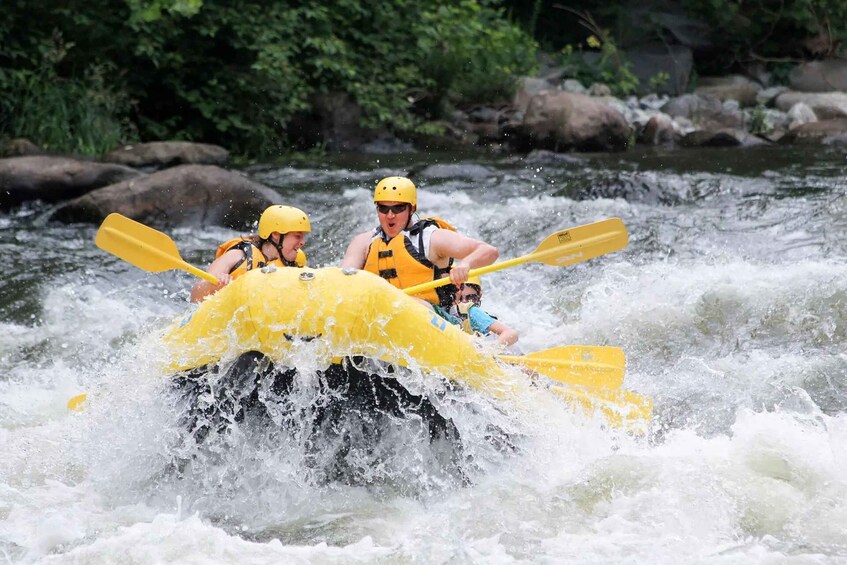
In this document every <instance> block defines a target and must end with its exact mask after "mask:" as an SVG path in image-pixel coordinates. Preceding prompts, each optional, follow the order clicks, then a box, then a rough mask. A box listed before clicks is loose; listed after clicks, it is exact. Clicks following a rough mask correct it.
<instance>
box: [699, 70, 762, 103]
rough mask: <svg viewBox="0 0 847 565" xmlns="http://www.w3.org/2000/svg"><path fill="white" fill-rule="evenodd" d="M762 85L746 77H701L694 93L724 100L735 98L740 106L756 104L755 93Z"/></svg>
mask: <svg viewBox="0 0 847 565" xmlns="http://www.w3.org/2000/svg"><path fill="white" fill-rule="evenodd" d="M761 89H762V87H761V86H760V85H759V84H758V83H755V82H753V81H751V80H750V79H748V78H747V77H744V76H741V75H730V76H725V77H701V78H700V80H699V81H698V85H697V88H696V89H695V90H694V93H695V94H700V95H702V96H711V97H714V98H717V99H718V100H720V101H722V102H724V101H727V100H735V101H737V102H738V103H739V104H741V105H742V106H753V105H755V104H756V94H758V92H759V91H760V90H761Z"/></svg>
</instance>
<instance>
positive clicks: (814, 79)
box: [788, 59, 847, 92]
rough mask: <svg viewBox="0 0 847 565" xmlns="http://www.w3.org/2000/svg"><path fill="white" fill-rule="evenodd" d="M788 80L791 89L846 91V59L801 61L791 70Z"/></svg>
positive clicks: (802, 90) (801, 90)
mask: <svg viewBox="0 0 847 565" xmlns="http://www.w3.org/2000/svg"><path fill="white" fill-rule="evenodd" d="M788 82H789V85H790V86H791V89H792V90H799V91H800V92H833V91H836V90H840V91H847V61H845V60H844V59H827V60H824V61H808V62H805V63H801V64H800V65H797V66H796V67H794V69H792V70H791V74H789V75H788Z"/></svg>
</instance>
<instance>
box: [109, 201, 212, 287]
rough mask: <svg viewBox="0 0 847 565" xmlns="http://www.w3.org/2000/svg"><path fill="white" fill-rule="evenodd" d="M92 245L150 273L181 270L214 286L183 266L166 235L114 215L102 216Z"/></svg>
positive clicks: (204, 274) (208, 277)
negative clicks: (101, 221) (102, 218)
mask: <svg viewBox="0 0 847 565" xmlns="http://www.w3.org/2000/svg"><path fill="white" fill-rule="evenodd" d="M94 243H95V244H96V245H97V247H99V248H100V249H102V250H104V251H108V252H109V253H111V254H112V255H115V256H116V257H119V258H121V259H123V260H124V261H126V262H128V263H132V264H133V265H135V266H136V267H138V268H139V269H143V270H145V271H148V272H151V273H160V272H162V271H168V270H170V269H182V270H183V271H187V272H189V273H191V274H192V275H195V276H198V277H201V278H203V279H206V280H207V281H209V282H211V283H213V284H217V282H218V280H217V278H216V277H214V276H213V275H210V274H209V273H207V272H205V271H202V270H200V269H198V268H197V267H194V266H193V265H190V264H188V263H186V262H185V261H184V260H183V259H182V257H181V256H180V254H179V249H177V247H176V244H175V243H174V242H173V240H172V239H171V238H169V237H168V236H167V235H165V234H163V233H162V232H160V231H157V230H154V229H153V228H151V227H148V226H145V225H144V224H142V223H139V222H136V221H135V220H132V219H130V218H127V217H126V216H123V215H121V214H118V213H112V214H109V215H108V216H106V219H105V220H103V223H102V224H100V229H98V230H97V236H96V237H95V239H94Z"/></svg>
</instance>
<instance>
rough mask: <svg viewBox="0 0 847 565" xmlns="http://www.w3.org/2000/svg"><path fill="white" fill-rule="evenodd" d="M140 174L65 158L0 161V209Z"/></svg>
mask: <svg viewBox="0 0 847 565" xmlns="http://www.w3.org/2000/svg"><path fill="white" fill-rule="evenodd" d="M142 174H143V173H141V172H139V171H136V170H135V169H132V168H130V167H125V166H123V165H115V164H106V163H97V162H95V161H79V160H76V159H70V158H68V157H53V156H46V155H42V156H29V157H10V158H8V159H0V210H5V209H9V208H11V207H13V206H17V205H18V204H21V203H23V202H27V201H30V200H42V201H44V202H59V201H61V200H67V199H70V198H76V197H77V196H80V195H82V194H85V193H86V192H89V191H91V190H94V189H97V188H100V187H103V186H107V185H110V184H113V183H116V182H121V181H124V180H128V179H134V178H138V177H140V176H141V175H142Z"/></svg>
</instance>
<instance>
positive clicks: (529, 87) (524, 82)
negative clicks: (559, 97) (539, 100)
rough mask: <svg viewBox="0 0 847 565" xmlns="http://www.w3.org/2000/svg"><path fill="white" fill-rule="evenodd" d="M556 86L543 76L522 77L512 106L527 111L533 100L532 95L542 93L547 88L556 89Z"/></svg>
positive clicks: (519, 110)
mask: <svg viewBox="0 0 847 565" xmlns="http://www.w3.org/2000/svg"><path fill="white" fill-rule="evenodd" d="M554 88H555V87H554V86H553V84H551V83H550V82H547V81H546V80H544V79H541V78H535V77H522V78H521V79H520V80H519V81H518V88H517V91H515V96H514V99H513V100H512V106H513V107H514V108H515V110H516V111H518V112H521V113H523V112H526V107H527V106H528V105H529V101H530V100H532V97H533V96H535V95H536V94H540V93H542V92H544V91H545V90H550V89H554Z"/></svg>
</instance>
